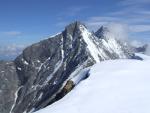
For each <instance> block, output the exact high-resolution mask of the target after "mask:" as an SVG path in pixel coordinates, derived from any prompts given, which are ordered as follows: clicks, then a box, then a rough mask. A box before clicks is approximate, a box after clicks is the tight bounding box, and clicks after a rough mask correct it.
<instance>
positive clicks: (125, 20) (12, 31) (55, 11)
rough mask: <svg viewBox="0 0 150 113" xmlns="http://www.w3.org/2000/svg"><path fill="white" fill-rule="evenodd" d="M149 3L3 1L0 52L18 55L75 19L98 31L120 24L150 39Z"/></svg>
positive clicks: (144, 0)
mask: <svg viewBox="0 0 150 113" xmlns="http://www.w3.org/2000/svg"><path fill="white" fill-rule="evenodd" d="M149 6H150V0H0V55H3V54H6V53H7V54H8V55H9V53H11V51H12V54H15V52H16V51H18V50H20V49H21V48H23V47H24V46H26V45H30V44H32V43H34V42H38V41H39V40H42V39H45V38H46V37H48V36H50V35H53V34H55V33H57V32H60V31H62V30H63V29H64V27H65V26H66V25H67V24H68V23H70V22H73V21H75V20H80V21H82V22H83V23H85V24H86V25H87V26H89V28H90V29H94V30H95V29H97V28H98V27H100V26H101V25H105V24H109V23H117V24H118V23H119V24H121V25H123V26H126V27H127V28H128V30H129V37H130V38H132V39H137V40H142V41H146V42H147V41H150V7H149ZM10 48H11V49H10ZM8 51H9V52H8ZM16 53H17V52H16Z"/></svg>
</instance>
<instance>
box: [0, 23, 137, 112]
mask: <svg viewBox="0 0 150 113" xmlns="http://www.w3.org/2000/svg"><path fill="white" fill-rule="evenodd" d="M98 37H99V38H98ZM133 56H134V55H133V53H132V52H131V51H129V49H128V48H127V47H126V46H125V44H123V43H120V42H119V41H116V39H107V38H100V36H97V35H95V34H92V33H90V32H89V31H88V30H87V29H86V27H85V26H84V25H82V24H81V23H80V22H75V23H72V24H70V25H68V26H67V27H66V28H65V30H64V31H63V32H62V33H60V34H58V35H56V36H55V37H52V38H49V39H47V40H43V41H41V42H39V43H36V44H33V45H31V46H30V47H28V48H26V49H25V50H24V51H23V53H22V54H21V55H20V56H18V57H17V58H16V59H15V61H14V62H11V65H12V67H13V69H12V70H11V68H12V67H11V66H8V65H7V63H4V62H1V63H0V71H1V72H2V70H3V69H4V68H6V69H5V72H4V77H2V78H1V79H2V80H1V81H3V80H4V79H5V78H8V79H9V83H7V81H6V82H5V83H0V84H2V85H3V84H6V85H7V86H8V88H1V86H0V90H1V89H4V90H5V89H8V90H7V91H8V92H10V93H7V92H4V91H3V90H2V95H5V94H6V95H5V96H6V98H7V97H9V100H8V103H9V102H10V103H9V108H8V107H7V108H5V107H6V104H7V102H6V101H5V102H4V100H3V99H2V100H1V98H0V111H2V112H1V113H28V112H33V111H36V110H38V109H41V108H43V107H45V106H47V105H48V104H50V103H52V102H53V101H54V100H55V98H56V96H58V94H60V93H61V92H62V91H63V90H64V89H65V88H66V87H69V90H71V88H73V86H68V85H67V84H68V82H67V81H70V80H71V79H72V78H74V77H76V76H77V75H78V73H79V72H80V71H81V70H82V69H84V68H86V67H89V66H92V65H93V64H95V63H96V62H100V61H102V60H107V59H117V58H132V57H133ZM66 83H67V84H66ZM0 95H1V93H0ZM57 98H58V97H57ZM1 101H2V102H1ZM1 103H2V104H1Z"/></svg>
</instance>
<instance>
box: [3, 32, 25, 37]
mask: <svg viewBox="0 0 150 113" xmlns="http://www.w3.org/2000/svg"><path fill="white" fill-rule="evenodd" d="M0 34H1V35H3V36H10V37H11V36H19V35H21V34H22V33H21V32H20V31H3V32H0Z"/></svg>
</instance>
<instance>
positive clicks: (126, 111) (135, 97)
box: [35, 53, 150, 113]
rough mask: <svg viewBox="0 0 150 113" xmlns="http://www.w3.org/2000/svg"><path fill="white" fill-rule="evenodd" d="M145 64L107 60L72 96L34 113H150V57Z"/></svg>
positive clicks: (76, 88) (75, 89)
mask: <svg viewBox="0 0 150 113" xmlns="http://www.w3.org/2000/svg"><path fill="white" fill-rule="evenodd" d="M136 55H137V56H139V57H142V59H143V60H131V59H119V60H107V61H103V62H100V63H97V64H95V65H94V66H92V67H91V69H90V71H89V73H90V76H89V77H88V78H87V79H85V80H84V81H82V82H80V83H79V84H78V85H77V86H76V87H75V88H74V89H73V90H72V91H71V92H70V93H68V94H67V95H66V96H65V97H64V98H62V99H61V100H59V101H57V102H55V103H53V104H52V105H50V106H48V107H46V108H44V109H41V110H39V111H37V112H35V113H149V112H150V107H149V106H150V87H149V86H150V82H149V81H150V74H149V73H150V70H149V65H150V56H146V55H143V54H139V53H138V54H136Z"/></svg>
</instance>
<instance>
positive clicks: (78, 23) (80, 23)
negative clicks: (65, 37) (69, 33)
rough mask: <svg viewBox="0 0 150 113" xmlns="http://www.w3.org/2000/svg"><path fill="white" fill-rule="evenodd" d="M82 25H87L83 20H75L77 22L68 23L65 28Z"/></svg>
mask: <svg viewBox="0 0 150 113" xmlns="http://www.w3.org/2000/svg"><path fill="white" fill-rule="evenodd" d="M80 26H84V27H86V26H85V25H84V24H83V23H82V22H80V21H75V22H72V23H71V24H69V25H67V26H66V27H65V28H66V29H70V28H79V27H80Z"/></svg>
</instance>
